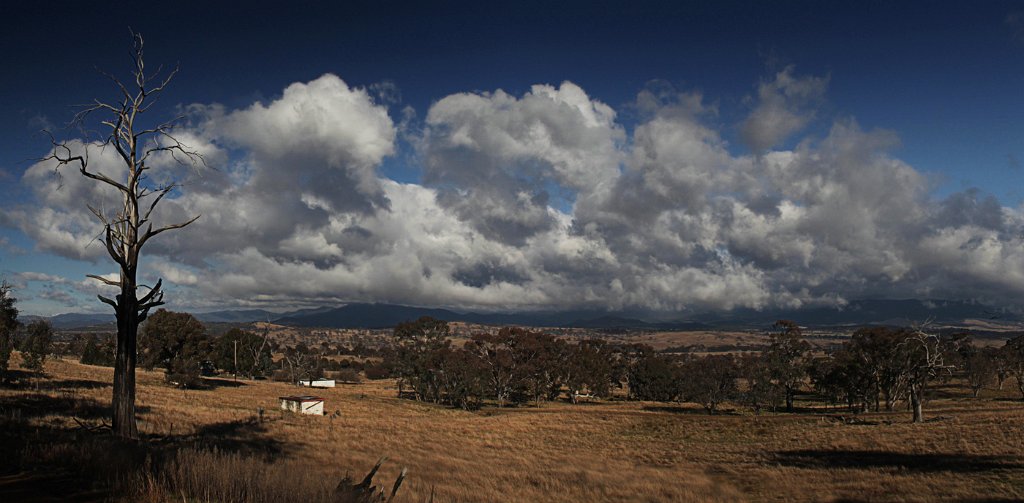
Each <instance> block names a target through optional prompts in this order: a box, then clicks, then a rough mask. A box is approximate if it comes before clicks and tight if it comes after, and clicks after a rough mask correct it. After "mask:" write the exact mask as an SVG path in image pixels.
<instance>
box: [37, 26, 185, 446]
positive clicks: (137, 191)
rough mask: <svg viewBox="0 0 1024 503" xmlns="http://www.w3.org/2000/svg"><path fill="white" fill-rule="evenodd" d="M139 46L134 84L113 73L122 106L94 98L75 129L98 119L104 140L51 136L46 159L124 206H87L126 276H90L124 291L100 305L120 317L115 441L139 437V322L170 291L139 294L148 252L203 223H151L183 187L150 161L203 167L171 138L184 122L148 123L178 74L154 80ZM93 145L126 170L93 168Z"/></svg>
mask: <svg viewBox="0 0 1024 503" xmlns="http://www.w3.org/2000/svg"><path fill="white" fill-rule="evenodd" d="M132 43H133V47H132V49H133V50H132V60H133V63H134V69H133V70H132V77H133V78H132V80H131V81H129V82H122V81H121V80H119V79H118V78H116V77H114V76H113V75H107V76H108V77H109V78H110V79H111V80H112V81H113V83H114V85H115V86H116V87H117V90H118V98H117V100H116V101H111V102H106V101H101V100H99V99H97V100H94V101H93V103H91V104H89V105H85V106H84V107H83V109H82V110H81V111H80V112H78V113H77V114H76V115H75V117H74V119H73V121H72V124H73V125H77V126H79V127H81V128H82V129H83V130H87V129H88V128H87V127H86V126H87V121H91V120H93V118H94V117H97V116H98V119H99V120H97V121H95V122H97V123H98V126H99V130H100V131H101V132H102V133H101V137H100V138H99V139H98V141H96V142H94V143H92V144H91V145H90V144H88V143H86V144H85V146H84V147H83V148H84V151H82V152H79V151H72V149H71V148H70V147H69V146H68V145H67V143H64V142H57V141H56V140H54V139H53V137H52V136H51V137H50V141H51V143H52V145H53V153H52V154H51V155H50V156H49V157H47V158H46V160H53V161H56V162H57V169H58V170H59V169H61V168H65V167H68V168H71V169H74V168H77V170H78V172H79V173H81V175H82V176H85V177H86V178H89V179H92V180H94V181H96V182H97V183H100V184H104V185H106V186H108V187H110V188H112V189H115V190H116V191H117V193H118V194H119V199H120V203H119V204H120V205H119V206H118V207H115V209H113V210H105V209H103V208H102V207H99V208H97V207H95V206H93V205H88V208H89V210H90V211H91V212H92V213H93V214H94V215H96V218H97V219H99V221H100V223H102V224H103V234H102V236H101V237H100V238H99V239H100V241H102V243H103V244H104V245H105V246H106V250H107V253H108V254H109V255H110V258H112V259H113V260H114V262H115V263H116V264H117V265H118V267H119V269H120V271H119V272H120V278H119V279H118V280H116V281H114V280H110V279H107V278H104V277H102V276H97V275H89V277H91V278H93V279H96V280H99V281H101V282H103V283H106V284H108V285H111V286H116V287H118V288H120V290H121V292H120V293H119V294H118V295H117V296H116V297H115V298H114V299H110V298H107V297H104V296H102V295H100V296H99V299H100V300H101V301H103V302H105V303H107V304H109V305H110V306H111V307H113V308H114V312H115V314H116V316H117V353H116V356H115V361H114V394H113V418H112V419H113V423H112V428H113V432H114V434H115V435H116V436H119V437H123V438H137V437H138V427H137V425H136V422H135V360H136V354H137V347H136V346H137V339H138V329H139V324H140V323H142V322H143V321H144V320H145V319H146V316H147V315H148V314H149V311H150V309H152V308H154V307H156V306H160V305H162V304H163V291H162V290H161V289H160V287H161V283H162V280H159V281H157V282H156V284H155V285H154V286H153V287H151V288H149V289H148V292H145V293H144V294H143V295H141V296H140V295H139V294H140V293H141V292H140V291H139V289H140V288H147V287H145V286H144V285H139V284H138V283H137V281H136V279H137V276H138V269H139V256H140V253H141V252H142V247H143V246H145V244H146V243H147V242H149V240H150V239H152V238H153V237H154V236H156V235H158V234H160V233H162V232H165V231H169V230H172V229H180V228H182V227H185V226H186V225H188V224H191V223H192V222H195V221H196V219H198V218H199V216H198V215H197V216H195V217H193V218H191V219H189V220H187V221H184V222H180V223H175V224H170V225H163V226H158V227H155V228H154V226H153V222H152V220H151V217H152V215H153V210H154V209H156V206H157V204H158V203H159V202H160V201H161V200H162V199H163V198H164V197H165V196H166V195H167V194H169V193H170V192H171V191H172V190H174V189H175V188H176V187H177V186H178V184H176V183H173V182H171V183H167V184H164V185H154V184H153V183H152V182H150V181H149V180H148V178H147V176H146V172H147V171H148V170H149V169H150V166H149V164H147V162H150V161H153V160H155V158H156V157H155V156H159V155H170V156H172V157H173V158H174V159H175V160H176V161H177V162H179V163H190V164H192V165H193V166H196V165H197V163H199V162H202V161H203V159H202V157H201V156H200V154H199V153H198V152H196V151H194V150H190V149H189V148H188V147H187V146H185V145H183V144H182V143H181V142H180V141H178V139H177V138H175V137H174V136H173V135H172V130H173V128H174V126H175V124H177V122H178V121H179V120H181V119H182V117H180V116H179V117H176V118H174V119H171V120H169V121H166V122H161V123H155V124H154V123H146V122H144V120H143V116H144V114H145V113H146V112H147V111H148V110H149V109H150V107H151V106H152V105H153V103H154V102H155V101H156V99H157V98H158V97H159V95H160V93H161V92H162V91H163V90H164V89H165V88H166V87H167V85H168V84H169V83H170V82H171V80H172V79H173V78H174V76H175V74H176V73H177V71H178V70H177V68H175V69H174V70H173V71H171V72H169V73H168V74H167V75H165V76H163V77H161V76H160V73H161V71H160V69H157V71H156V72H154V73H153V74H152V75H147V73H146V69H145V64H144V63H143V54H142V46H143V41H142V36H141V35H139V34H137V33H132ZM90 147H92V148H102V149H107V148H112V149H114V150H115V151H116V152H117V154H118V156H119V157H120V160H121V162H122V166H121V168H123V169H121V170H119V171H118V172H117V173H116V174H112V175H108V174H104V173H102V172H100V171H98V170H96V169H94V168H93V167H92V166H90V164H89V148H90Z"/></svg>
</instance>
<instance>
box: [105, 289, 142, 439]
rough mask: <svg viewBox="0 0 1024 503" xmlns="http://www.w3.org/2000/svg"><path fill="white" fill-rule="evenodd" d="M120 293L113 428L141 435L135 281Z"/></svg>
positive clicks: (120, 432)
mask: <svg viewBox="0 0 1024 503" xmlns="http://www.w3.org/2000/svg"><path fill="white" fill-rule="evenodd" d="M127 283H128V282H125V288H123V289H122V291H121V295H119V296H118V298H117V301H118V310H117V353H116V354H115V356H114V395H113V397H112V399H111V405H112V406H113V409H114V411H113V412H114V414H113V424H112V429H113V433H114V435H116V436H118V437H121V438H127V439H137V438H139V428H138V424H137V423H136V421H135V360H136V358H137V355H138V351H137V347H136V346H137V341H138V337H137V336H138V329H139V321H138V313H139V310H138V301H137V300H136V298H135V285H134V281H132V282H131V283H132V284H131V285H130V286H129V285H128V284H127Z"/></svg>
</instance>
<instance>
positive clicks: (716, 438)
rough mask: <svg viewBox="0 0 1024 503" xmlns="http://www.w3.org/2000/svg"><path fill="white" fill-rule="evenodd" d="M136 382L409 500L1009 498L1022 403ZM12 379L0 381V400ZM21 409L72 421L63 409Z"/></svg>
mask: <svg viewBox="0 0 1024 503" xmlns="http://www.w3.org/2000/svg"><path fill="white" fill-rule="evenodd" d="M47 372H48V373H49V374H50V379H49V383H50V384H49V385H48V386H44V387H43V389H41V390H40V391H38V393H43V394H51V395H53V396H55V397H56V396H68V395H69V394H73V395H74V396H76V397H79V398H82V399H94V400H96V401H98V402H100V403H109V399H110V397H109V394H110V388H109V387H94V386H83V385H82V384H83V383H88V382H97V383H107V382H110V380H111V378H112V371H111V369H108V368H101V367H91V366H85V365H80V364H78V363H75V362H69V361H54V362H47ZM138 381H139V390H138V404H139V405H140V406H141V407H142V408H143V410H144V412H143V413H141V415H140V430H141V431H142V432H144V433H146V434H148V435H154V436H174V435H188V434H193V433H196V432H200V431H207V432H211V431H212V432H216V431H217V429H216V426H215V425H224V424H229V423H231V422H236V423H242V422H245V421H248V420H250V419H251V418H252V417H253V416H255V415H256V413H257V408H258V407H263V408H264V409H265V410H266V411H267V414H266V417H267V419H268V420H267V421H266V422H265V423H262V424H261V425H260V428H259V430H258V431H256V432H254V433H252V435H254V436H255V437H258V438H254V439H252V440H255V441H260V440H262V441H267V442H279V443H280V446H281V448H282V451H281V453H280V455H279V456H277V457H276V458H274V461H273V463H274V465H275V466H277V469H276V470H272V471H270V472H268V473H272V474H273V476H274V477H286V476H287V474H289V473H291V474H294V476H295V477H301V478H302V479H303V480H309V481H312V482H310V483H311V484H315V483H321V484H325V485H330V486H333V484H335V483H337V481H338V480H339V479H340V477H341V476H342V475H344V474H345V473H346V472H351V473H353V474H356V475H359V474H362V473H365V471H366V470H367V469H368V468H369V467H370V466H372V465H373V464H374V462H376V460H377V459H378V458H379V457H381V456H387V457H388V458H389V461H388V462H387V463H386V464H385V465H384V468H383V469H382V471H381V478H380V479H379V480H381V481H384V482H385V483H386V482H388V481H392V480H394V478H395V476H396V475H397V474H398V471H399V469H400V468H401V467H407V468H408V469H409V478H408V479H407V481H406V484H405V485H404V486H403V488H402V491H401V492H400V496H402V498H401V499H402V500H403V501H424V500H426V499H427V498H428V497H429V495H430V494H431V491H432V490H433V491H434V493H435V501H792V500H798V501H831V500H866V501H940V500H963V499H972V500H977V499H1004V500H1020V499H1024V458H1022V454H1024V436H1022V434H1021V433H1022V428H1021V425H1022V420H1024V404H1022V403H1021V402H1020V401H1019V400H1016V399H1011V395H1010V394H1009V393H1010V391H1009V389H1010V388H1012V383H1008V384H1010V385H1008V386H1007V391H1006V392H1005V393H1004V394H994V392H993V391H991V390H986V393H987V398H984V399H981V400H972V399H967V398H959V397H958V396H957V395H962V396H966V394H967V393H966V392H965V391H964V390H963V389H959V388H955V387H947V388H943V389H939V390H938V394H939V395H943V394H949V395H951V396H949V397H947V398H941V399H937V400H934V401H933V402H932V403H931V404H930V407H929V408H928V409H926V415H927V416H930V417H935V416H942V417H944V418H945V419H943V420H939V421H933V422H929V423H926V424H917V425H915V424H911V423H909V414H907V413H905V412H900V413H894V414H869V415H864V416H862V419H863V420H865V421H867V422H870V423H874V424H857V425H852V424H844V423H842V422H839V421H835V420H833V419H832V418H829V417H827V416H823V415H784V414H779V415H763V416H760V417H756V416H751V415H750V414H749V413H748V412H746V411H744V410H740V409H737V410H736V411H733V413H732V414H726V415H721V416H715V417H709V416H707V415H704V414H703V413H702V411H701V410H700V409H698V408H697V407H696V406H689V405H682V406H677V405H666V404H656V403H637V402H624V401H612V402H597V403H590V404H581V405H577V406H573V405H569V404H562V403H549V404H544V405H542V406H541V407H540V408H534V407H532V406H530V407H521V408H513V409H500V410H499V409H493V408H491V409H485V410H483V411H480V412H464V411H460V410H452V409H448V408H445V407H440V406H434V405H428V404H422V403H416V402H411V401H408V400H399V399H397V398H395V397H394V394H395V391H394V390H393V389H391V388H390V385H391V384H392V383H390V382H388V381H377V382H374V381H371V382H366V383H363V384H358V385H344V386H342V387H338V388H333V389H324V390H316V391H315V393H316V394H317V395H320V396H323V397H324V398H325V399H326V410H327V411H328V412H329V413H332V412H334V411H336V410H337V411H340V416H338V417H334V418H331V417H311V416H297V415H293V414H290V413H284V412H281V411H279V410H278V408H277V407H278V400H277V397H278V396H282V395H290V394H302V393H306V392H309V390H308V389H306V388H296V387H294V386H291V385H289V384H285V383H274V382H265V381H261V382H252V381H249V382H245V383H244V385H242V386H238V387H230V386H221V387H218V388H215V389H210V390H190V391H182V390H178V389H174V388H171V387H169V386H167V385H165V384H164V383H163V375H162V373H160V372H143V371H140V372H139V374H138ZM61 383H66V385H62V384H61ZM47 388H48V389H47ZM24 393H26V391H25V390H0V401H6V402H7V403H10V402H11V400H14V399H15V398H16V397H17V396H18V395H19V394H24ZM34 393H35V392H34ZM983 396H985V395H983ZM0 403H2V402H0ZM31 420H32V421H35V422H38V423H39V424H48V425H51V426H66V427H73V426H75V425H74V423H73V422H72V420H71V419H70V418H67V417H63V416H44V417H35V418H33V419H31ZM225 434H226V435H227V434H232V433H225ZM209 435H214V436H215V435H216V433H209ZM210 438H213V437H210ZM178 469H179V470H180V469H182V468H181V467H178ZM186 471H188V470H186ZM202 472H203V470H201V469H192V470H191V471H188V473H186V474H184V475H182V477H194V476H197V474H199V475H198V476H201V474H202ZM267 476H271V475H267ZM177 499H178V500H179V501H180V499H181V498H180V497H178V498H177Z"/></svg>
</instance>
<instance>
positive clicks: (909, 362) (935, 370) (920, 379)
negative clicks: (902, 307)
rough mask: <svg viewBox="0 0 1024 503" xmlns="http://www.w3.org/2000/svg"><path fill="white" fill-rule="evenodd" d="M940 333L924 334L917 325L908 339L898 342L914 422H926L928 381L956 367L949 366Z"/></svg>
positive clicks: (948, 372)
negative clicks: (925, 399)
mask: <svg viewBox="0 0 1024 503" xmlns="http://www.w3.org/2000/svg"><path fill="white" fill-rule="evenodd" d="M944 346H945V345H944V344H943V342H942V341H941V340H940V339H939V337H938V336H935V335H931V334H928V333H925V332H924V330H923V329H922V328H921V327H914V329H913V331H912V332H911V333H910V334H909V335H907V337H906V339H904V340H903V342H901V343H900V344H899V347H898V351H899V352H900V354H901V355H903V361H904V366H903V371H904V372H905V375H906V377H907V383H908V385H909V387H908V390H907V391H908V395H909V398H910V408H911V409H912V410H913V417H914V422H915V423H921V422H924V414H923V411H922V408H923V405H924V398H925V390H926V389H927V387H928V383H929V382H930V381H932V380H934V379H936V378H937V377H939V376H940V375H942V374H950V373H951V372H952V369H953V366H952V365H947V364H946V361H945V354H946V351H947V348H946V347H944Z"/></svg>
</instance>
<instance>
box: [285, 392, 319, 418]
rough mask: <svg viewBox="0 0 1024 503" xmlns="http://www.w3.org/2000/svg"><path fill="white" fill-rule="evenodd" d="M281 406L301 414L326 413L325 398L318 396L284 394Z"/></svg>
mask: <svg viewBox="0 0 1024 503" xmlns="http://www.w3.org/2000/svg"><path fill="white" fill-rule="evenodd" d="M279 398H280V399H281V408H282V409H284V410H290V411H292V412H298V413H300V414H313V415H316V416H322V415H324V399H323V398H320V397H318V396H310V395H303V396H282V397H279Z"/></svg>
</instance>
